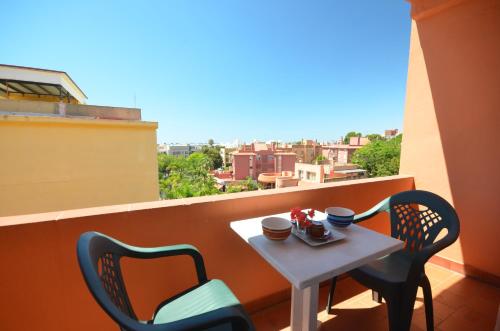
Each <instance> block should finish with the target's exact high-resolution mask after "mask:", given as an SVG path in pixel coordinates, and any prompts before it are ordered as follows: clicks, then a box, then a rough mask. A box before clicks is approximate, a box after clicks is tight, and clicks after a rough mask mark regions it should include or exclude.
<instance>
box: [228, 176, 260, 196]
mask: <svg viewBox="0 0 500 331" xmlns="http://www.w3.org/2000/svg"><path fill="white" fill-rule="evenodd" d="M258 189H259V185H258V184H257V182H256V181H255V180H253V179H252V177H250V176H249V177H247V178H245V180H243V181H241V182H239V183H238V184H231V185H228V186H227V188H226V193H238V192H243V191H256V190H258Z"/></svg>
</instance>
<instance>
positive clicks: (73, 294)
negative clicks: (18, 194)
mask: <svg viewBox="0 0 500 331" xmlns="http://www.w3.org/2000/svg"><path fill="white" fill-rule="evenodd" d="M412 188H413V178H412V177H406V176H394V177H386V178H378V179H363V180H356V181H349V182H340V183H329V184H322V185H320V186H314V187H308V188H300V187H295V188H284V189H280V190H270V191H259V192H247V193H237V194H231V195H223V196H211V197H201V198H191V199H183V200H173V201H159V202H149V203H136V204H129V205H117V206H107V207H100V208H90V209H80V210H70V211H64V212H53V213H45V214H33V215H23V216H12V217H3V218H0V260H1V261H2V263H3V268H2V272H1V273H0V307H2V313H1V315H0V328H1V329H2V330H3V331H9V330H75V331H80V330H81V331H83V330H85V331H88V330H112V329H113V328H114V326H113V323H112V322H111V320H110V319H109V318H108V317H107V316H106V315H105V314H104V313H103V312H102V310H101V309H100V308H99V307H98V305H97V303H96V302H95V301H94V300H93V298H92V297H91V295H90V294H89V292H88V290H87V288H86V286H85V284H84V282H83V279H82V276H81V274H80V271H79V268H78V264H77V260H76V250H75V248H76V242H77V239H78V237H79V235H80V234H81V233H82V232H85V231H89V230H96V231H100V232H103V233H106V234H109V235H111V236H113V237H116V238H118V239H120V240H122V241H125V242H127V243H130V244H133V245H142V246H159V245H170V244H178V243H191V244H194V245H195V246H197V247H198V248H199V249H200V251H201V252H202V254H203V256H204V258H205V263H206V266H207V272H208V275H209V277H210V278H220V279H223V280H224V281H225V282H226V283H227V284H228V285H229V286H230V287H231V288H232V289H233V291H234V292H235V293H236V295H237V296H238V297H239V299H240V300H241V301H242V302H243V303H244V304H245V306H246V307H247V308H248V309H249V310H255V309H258V308H262V307H263V306H264V305H268V304H273V303H276V302H277V301H280V300H283V299H284V298H285V297H287V296H288V295H289V284H288V282H287V281H286V280H285V279H284V278H282V277H281V276H280V275H279V274H278V273H277V272H276V271H274V269H272V268H271V267H270V266H269V265H268V264H267V263H266V262H265V261H264V260H263V259H262V258H260V256H259V255H258V254H257V253H255V252H254V251H253V250H252V248H251V247H250V246H248V245H247V244H246V243H245V242H244V241H243V240H242V239H240V238H239V237H238V236H237V235H236V234H235V233H234V232H233V231H232V230H231V229H230V227H229V223H230V222H231V221H234V220H239V219H245V218H250V217H256V216H259V215H265V214H272V213H278V212H284V211H287V210H289V209H290V207H293V206H301V207H304V208H305V207H312V208H316V209H319V210H323V209H324V208H326V207H328V206H331V205H341V206H346V207H349V208H352V209H353V210H355V211H356V212H361V211H364V210H366V209H368V208H369V207H371V206H372V205H373V204H375V203H376V202H378V201H380V200H382V199H383V198H385V197H387V196H389V195H392V194H394V193H397V192H400V191H404V190H408V189H412ZM384 217H387V216H383V215H380V216H378V217H377V218H375V219H373V220H371V221H368V222H367V224H366V226H368V227H371V228H373V229H376V230H378V231H381V232H388V230H389V227H388V222H384ZM123 270H124V274H125V281H126V283H127V284H128V290H129V292H130V296H131V300H132V303H133V305H134V306H135V307H136V312H137V313H138V315H139V317H140V318H144V319H147V318H149V317H150V314H151V313H152V311H153V310H154V308H155V305H156V304H157V303H159V302H160V301H162V299H164V298H166V297H167V296H169V295H172V294H174V293H175V292H177V291H179V290H181V289H183V288H186V287H188V286H190V285H192V284H193V283H194V282H195V274H194V268H193V266H192V262H191V260H190V259H189V258H186V257H174V258H165V259H161V260H158V261H154V262H153V261H151V260H148V261H130V260H128V259H124V260H123Z"/></svg>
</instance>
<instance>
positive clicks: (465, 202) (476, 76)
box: [400, 0, 500, 277]
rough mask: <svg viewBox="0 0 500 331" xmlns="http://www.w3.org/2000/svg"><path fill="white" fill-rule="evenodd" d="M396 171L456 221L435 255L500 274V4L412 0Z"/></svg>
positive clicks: (468, 269)
mask: <svg viewBox="0 0 500 331" xmlns="http://www.w3.org/2000/svg"><path fill="white" fill-rule="evenodd" d="M411 2H412V7H413V8H412V13H413V17H414V20H413V23H412V32H411V45H410V60H409V68H408V83H407V99H406V107H405V117H404V130H403V131H404V134H403V143H402V153H401V168H400V173H401V174H408V175H412V176H414V177H415V185H416V188H418V189H426V190H430V191H433V192H436V193H438V194H440V195H442V196H443V197H445V198H446V199H448V200H449V201H450V202H451V203H452V204H453V205H454V206H455V208H456V210H457V212H458V214H459V217H460V220H461V235H460V240H459V242H458V243H457V244H455V245H453V246H452V247H450V248H448V249H447V250H445V251H443V252H442V253H441V254H440V256H441V257H443V258H446V259H449V260H451V261H455V262H459V263H463V264H464V266H465V270H466V272H468V273H469V274H476V273H486V274H490V275H493V276H496V277H498V276H500V263H498V259H495V258H493V257H492V255H491V254H492V253H493V252H498V251H499V250H500V242H499V240H498V236H499V233H500V222H499V217H498V204H499V202H500V200H499V194H498V192H499V185H500V171H499V164H500V152H499V151H500V148H499V147H498V143H499V142H500V130H499V129H500V111H499V110H500V79H499V77H500V2H499V1H498V0H476V1H447V0H432V1H431V0H425V1H420V0H412V1H411Z"/></svg>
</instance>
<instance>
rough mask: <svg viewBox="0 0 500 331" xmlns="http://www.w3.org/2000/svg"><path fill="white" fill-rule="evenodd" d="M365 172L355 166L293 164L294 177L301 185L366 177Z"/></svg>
mask: <svg viewBox="0 0 500 331" xmlns="http://www.w3.org/2000/svg"><path fill="white" fill-rule="evenodd" d="M366 173H367V172H366V170H364V169H358V166H357V165H355V164H346V165H336V166H331V165H324V164H307V163H296V164H295V177H296V178H297V179H298V180H299V181H300V182H301V183H317V184H319V183H326V182H332V181H341V180H349V179H359V178H365V177H366Z"/></svg>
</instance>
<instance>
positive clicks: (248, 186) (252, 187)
mask: <svg viewBox="0 0 500 331" xmlns="http://www.w3.org/2000/svg"><path fill="white" fill-rule="evenodd" d="M242 185H243V188H244V189H245V191H256V190H258V189H259V186H258V185H257V182H256V181H255V180H253V179H252V177H250V176H248V177H247V178H245V180H244V181H243V183H242Z"/></svg>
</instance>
